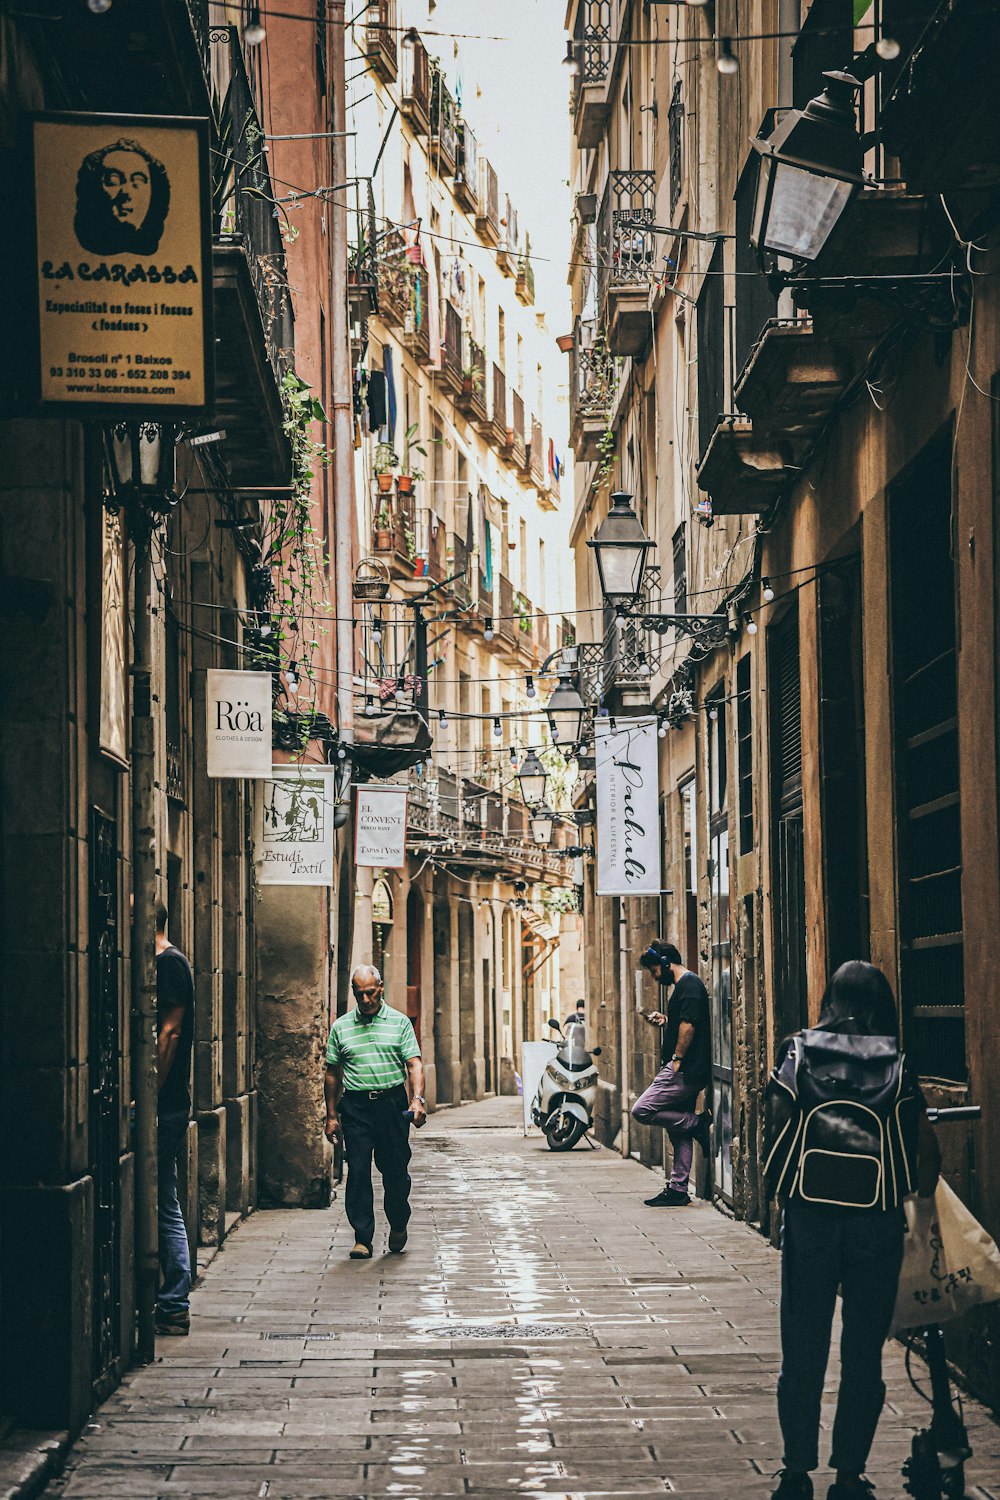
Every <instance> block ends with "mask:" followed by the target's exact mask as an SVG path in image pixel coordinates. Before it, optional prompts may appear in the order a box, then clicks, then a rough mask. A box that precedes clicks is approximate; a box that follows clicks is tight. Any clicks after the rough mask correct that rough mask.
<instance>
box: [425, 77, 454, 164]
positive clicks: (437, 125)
mask: <svg viewBox="0 0 1000 1500" xmlns="http://www.w3.org/2000/svg"><path fill="white" fill-rule="evenodd" d="M431 152H432V156H433V158H434V163H435V165H436V167H437V169H438V171H439V172H440V173H441V175H442V176H443V177H449V176H451V174H452V173H453V172H454V170H455V165H456V162H457V160H458V109H457V107H456V105H455V101H454V99H453V98H452V96H451V94H450V93H449V92H448V86H447V84H446V83H445V81H444V74H443V73H442V72H441V70H440V68H437V67H434V66H433V65H432V68H431Z"/></svg>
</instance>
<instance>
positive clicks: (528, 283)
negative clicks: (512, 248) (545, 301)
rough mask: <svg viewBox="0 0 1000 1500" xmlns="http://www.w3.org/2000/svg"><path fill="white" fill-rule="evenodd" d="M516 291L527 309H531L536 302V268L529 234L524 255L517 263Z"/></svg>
mask: <svg viewBox="0 0 1000 1500" xmlns="http://www.w3.org/2000/svg"><path fill="white" fill-rule="evenodd" d="M514 290H515V292H516V293H517V295H518V298H519V300H520V301H521V302H523V303H524V305H525V307H531V306H532V305H533V303H534V301H535V266H534V262H533V261H532V259H531V240H530V238H529V236H528V235H527V234H525V236H524V254H523V255H522V256H521V258H520V260H519V261H518V263H517V281H516V282H515V284H514Z"/></svg>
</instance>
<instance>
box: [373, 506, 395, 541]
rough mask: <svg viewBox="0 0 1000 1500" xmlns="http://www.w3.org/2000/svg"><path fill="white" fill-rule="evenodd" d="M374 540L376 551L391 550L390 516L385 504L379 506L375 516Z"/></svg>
mask: <svg viewBox="0 0 1000 1500" xmlns="http://www.w3.org/2000/svg"><path fill="white" fill-rule="evenodd" d="M374 540H375V551H376V552H391V551H392V517H391V516H390V514H389V507H388V506H387V505H382V506H380V507H379V512H378V515H377V516H376V517H375V538H374Z"/></svg>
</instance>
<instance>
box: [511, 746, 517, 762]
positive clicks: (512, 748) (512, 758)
mask: <svg viewBox="0 0 1000 1500" xmlns="http://www.w3.org/2000/svg"><path fill="white" fill-rule="evenodd" d="M510 763H511V765H512V766H516V765H517V751H516V750H515V749H514V746H513V745H511V747H510Z"/></svg>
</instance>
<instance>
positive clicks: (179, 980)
mask: <svg viewBox="0 0 1000 1500" xmlns="http://www.w3.org/2000/svg"><path fill="white" fill-rule="evenodd" d="M178 1006H183V1008H184V1019H183V1021H182V1022H181V1034H180V1038H179V1040H178V1042H177V1050H176V1052H175V1053H174V1060H173V1062H172V1064H171V1066H170V1072H169V1073H168V1074H167V1076H166V1078H165V1079H164V1082H163V1087H162V1088H161V1090H160V1096H159V1109H158V1112H159V1115H160V1117H161V1119H162V1118H165V1117H166V1116H167V1115H189V1114H190V1113H191V1090H190V1087H189V1077H190V1072H191V1043H192V1041H193V1039H194V975H193V974H192V973H191V965H190V964H189V963H188V961H187V959H186V958H185V957H184V954H183V953H182V952H181V950H180V949H179V948H175V947H174V946H173V945H172V944H171V946H170V947H169V948H165V949H164V950H163V952H162V953H158V954H157V955H156V1024H157V1030H159V1028H160V1027H161V1026H162V1025H163V1021H164V1018H165V1017H166V1016H167V1014H168V1013H169V1012H170V1011H172V1010H176V1009H177V1008H178Z"/></svg>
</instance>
